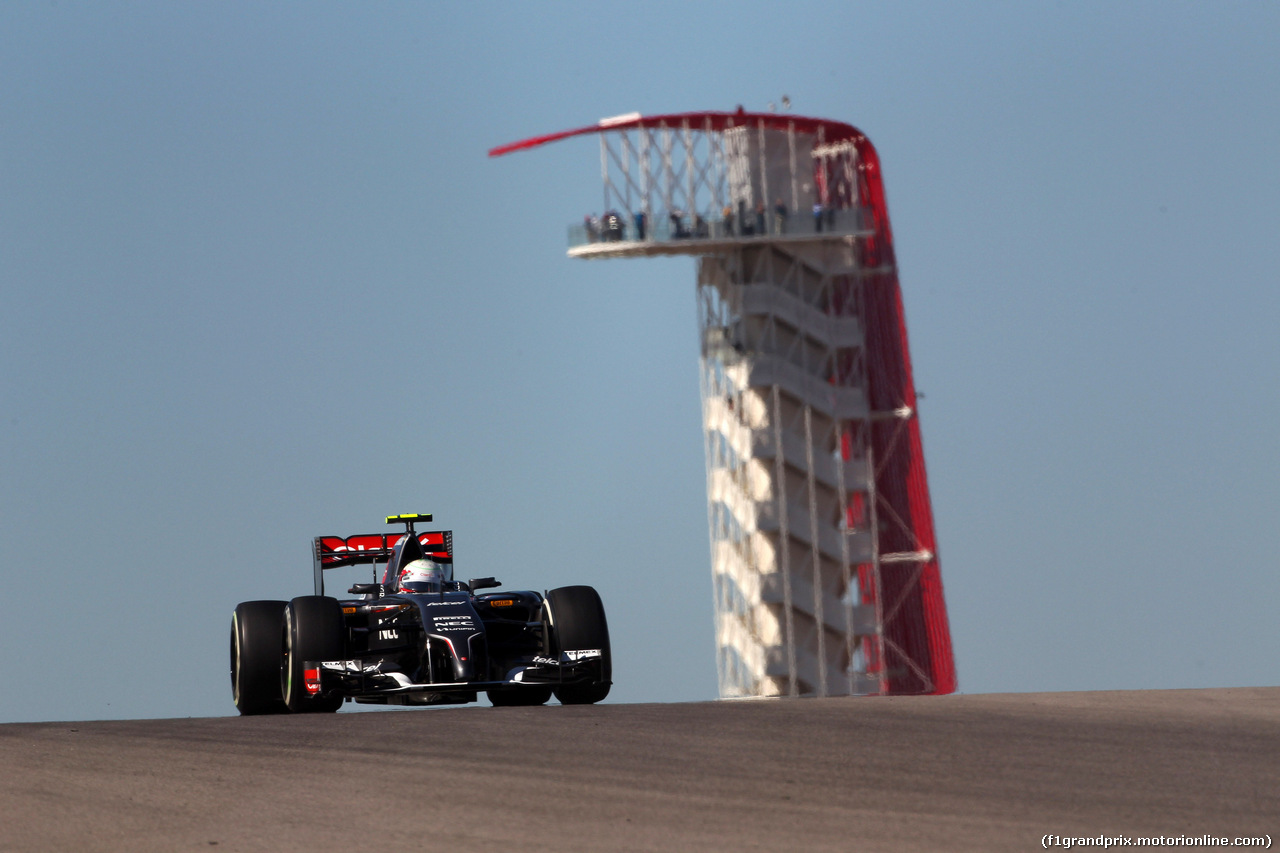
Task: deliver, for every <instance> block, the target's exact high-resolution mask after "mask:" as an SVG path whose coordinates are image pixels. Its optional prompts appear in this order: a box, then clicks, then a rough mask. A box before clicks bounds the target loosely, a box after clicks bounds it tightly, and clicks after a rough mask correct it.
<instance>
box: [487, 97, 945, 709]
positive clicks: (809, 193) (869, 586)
mask: <svg viewBox="0 0 1280 853" xmlns="http://www.w3.org/2000/svg"><path fill="white" fill-rule="evenodd" d="M588 134H595V135H597V136H598V137H599V140H600V164H601V177H602V179H603V187H604V208H603V209H604V211H605V213H604V215H603V216H602V217H599V218H596V219H593V220H588V221H586V222H584V223H582V224H580V225H573V226H571V227H570V228H569V255H570V256H571V257H577V258H594V259H601V258H619V257H645V256H653V255H677V254H678V255H692V256H694V257H695V258H696V259H697V279H696V301H697V309H698V321H699V329H700V336H701V361H700V364H701V385H702V412H703V427H704V435H705V440H706V461H707V505H708V521H709V527H710V540H711V574H712V581H713V587H714V591H715V595H714V598H715V628H716V630H715V635H716V647H717V654H716V663H717V672H718V675H719V682H720V694H721V696H724V697H748V696H831V695H850V694H854V695H865V694H881V695H883V694H907V693H950V692H952V691H954V690H955V686H956V678H955V663H954V658H953V654H952V648H951V635H950V629H949V626H948V622H947V613H946V605H945V602H944V599H943V594H942V580H941V574H940V569H939V563H938V555H937V543H936V540H935V535H934V525H933V511H932V508H931V506H930V501H929V489H928V481H927V478H926V475H925V465H924V453H923V449H922V445H921V437H920V421H919V415H918V412H917V409H916V399H917V395H916V391H915V385H914V382H913V380H912V374H911V359H910V353H909V351H908V347H907V331H906V323H905V318H904V314H903V307H902V294H901V290H900V287H899V283H898V274H897V264H896V262H895V257H894V249H893V234H892V230H891V228H890V225H889V216H888V210H887V207H886V204H885V194H884V185H883V183H882V179H881V174H880V162H879V157H878V155H877V153H876V150H875V148H874V147H873V146H872V145H871V143H870V141H869V140H868V139H867V138H866V136H865V135H864V134H863V133H861V132H860V131H859V130H857V129H856V128H854V127H852V126H851V125H848V124H844V123H841V122H835V121H829V120H823V119H815V118H803V117H800V116H794V115H789V114H785V113H783V114H778V113H746V112H743V111H742V110H739V111H737V112H734V113H715V112H711V113H708V112H703V113H683V114H673V115H661V116H641V115H640V114H638V113H636V114H630V115H624V116H618V117H615V118H612V119H603V120H601V121H600V122H599V123H598V124H596V125H591V126H588V127H583V128H578V129H574V130H569V131H564V132H561V133H555V134H550V135H547V136H540V137H534V138H532V139H527V140H524V141H522V142H516V143H513V144H511V145H506V146H502V147H500V148H495V149H493V150H492V151H490V152H489V153H490V156H498V155H502V154H506V153H510V152H513V151H518V150H522V149H525V148H533V147H537V146H539V145H543V144H545V143H548V142H553V141H556V140H560V139H565V138H569V137H575V136H582V135H588Z"/></svg>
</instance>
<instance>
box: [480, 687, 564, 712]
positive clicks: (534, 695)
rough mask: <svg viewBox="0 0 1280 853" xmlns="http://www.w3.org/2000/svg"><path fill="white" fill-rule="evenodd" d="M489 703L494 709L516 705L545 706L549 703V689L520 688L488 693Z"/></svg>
mask: <svg viewBox="0 0 1280 853" xmlns="http://www.w3.org/2000/svg"><path fill="white" fill-rule="evenodd" d="M488 695H489V701H490V702H492V703H493V707H495V708H511V707H515V706H518V705H545V704H547V703H548V702H550V701H551V688H550V687H520V688H514V689H509V690H490V691H488Z"/></svg>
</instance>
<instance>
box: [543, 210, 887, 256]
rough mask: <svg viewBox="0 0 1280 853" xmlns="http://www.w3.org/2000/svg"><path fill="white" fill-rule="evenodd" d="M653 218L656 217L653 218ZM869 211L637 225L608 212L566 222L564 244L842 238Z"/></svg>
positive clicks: (865, 224) (670, 219) (674, 219)
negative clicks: (582, 220)
mask: <svg viewBox="0 0 1280 853" xmlns="http://www.w3.org/2000/svg"><path fill="white" fill-rule="evenodd" d="M655 220H656V221H655ZM870 223H871V215H870V211H868V210H867V209H865V208H849V209H845V210H835V209H823V210H821V211H812V212H810V211H806V212H803V213H793V212H788V213H787V214H785V215H782V214H779V213H778V212H776V211H773V210H770V211H766V212H765V213H764V214H762V215H757V214H755V213H752V212H748V213H747V215H746V217H745V221H744V220H743V219H742V218H739V217H737V216H734V217H732V218H730V219H725V218H723V217H716V218H714V219H712V218H709V217H703V216H700V215H698V214H694V215H692V216H690V215H687V214H682V215H672V214H667V215H664V216H660V217H655V219H654V220H648V221H645V222H644V223H643V234H642V233H641V223H640V222H639V220H638V217H636V216H635V215H630V216H628V215H626V214H621V213H609V214H606V215H605V216H603V217H600V218H599V220H598V221H595V220H593V221H592V222H590V223H588V222H585V221H584V222H582V223H579V224H577V225H570V226H569V248H571V249H573V248H576V247H578V246H584V245H586V244H588V243H613V242H660V243H665V242H669V241H675V240H726V239H739V238H751V237H812V236H821V235H830V236H833V237H846V236H852V235H857V234H864V233H867V232H869V231H870Z"/></svg>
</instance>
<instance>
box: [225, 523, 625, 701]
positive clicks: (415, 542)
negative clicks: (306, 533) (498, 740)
mask: <svg viewBox="0 0 1280 853" xmlns="http://www.w3.org/2000/svg"><path fill="white" fill-rule="evenodd" d="M429 521H431V516H430V515H423V514H415V515H396V516H390V517H388V518H387V523H388V524H403V525H405V532H404V533H403V534H394V533H393V534H382V533H373V534H365V535H359V536H348V537H345V538H344V537H340V536H317V537H316V539H315V544H314V550H313V561H314V575H315V595H305V596H301V597H299V598H295V599H293V600H292V601H288V602H285V601H246V602H244V603H242V604H240V605H238V606H237V607H236V609H235V613H234V615H233V616H232V618H231V691H232V695H233V697H234V699H235V704H236V708H237V709H238V710H239V711H240V713H241V714H246V715H247V714H277V713H326V712H333V711H336V710H338V708H339V707H340V706H341V705H342V703H343V702H344V701H351V700H354V701H356V702H361V703H367V704H381V705H442V704H462V703H466V702H474V701H476V697H477V695H478V694H479V693H481V692H484V693H486V694H488V697H489V701H490V702H492V703H493V704H494V705H542V704H544V703H546V702H547V701H548V700H550V698H551V696H552V694H554V695H555V697H556V698H557V699H559V700H560V702H561V703H562V704H565V705H581V704H590V703H594V702H599V701H600V700H602V699H604V698H605V697H606V696H607V695H608V694H609V687H610V685H611V684H612V681H611V678H612V661H611V657H610V652H609V627H608V624H607V622H606V621H605V615H604V605H603V604H602V603H601V601H600V596H599V595H598V594H597V593H596V591H595V590H594V589H592V588H591V587H589V586H566V587H561V588H559V589H553V590H551V591H550V592H548V593H546V595H545V596H544V595H541V594H539V593H537V592H532V591H528V590H521V591H515V592H489V593H480V592H479V591H480V590H483V589H490V588H494V587H499V586H501V583H500V582H499V581H498V580H496V579H494V578H491V577H488V578H472V579H470V580H469V581H467V582H465V583H464V582H461V581H457V580H454V579H453V531H448V530H446V531H433V532H427V533H418V532H416V531H415V530H414V524H415V523H416V522H429ZM384 560H385V561H386V569H385V571H384V573H383V576H382V582H381V583H358V584H355V585H354V586H352V587H351V589H350V590H348V593H349V594H351V595H356V596H359V597H358V598H355V599H350V600H342V601H339V600H338V599H336V598H331V597H329V596H326V595H325V594H324V573H325V571H326V570H329V569H335V568H339V567H342V566H352V565H357V564H361V563H371V564H373V565H374V568H375V570H376V568H377V565H378V564H379V563H380V562H382V561H384Z"/></svg>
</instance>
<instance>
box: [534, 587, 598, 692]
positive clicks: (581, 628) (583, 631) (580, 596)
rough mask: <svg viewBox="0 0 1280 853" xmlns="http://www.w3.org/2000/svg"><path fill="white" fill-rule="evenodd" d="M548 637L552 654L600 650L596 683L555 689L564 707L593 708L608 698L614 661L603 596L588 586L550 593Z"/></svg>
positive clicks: (546, 605) (545, 616)
mask: <svg viewBox="0 0 1280 853" xmlns="http://www.w3.org/2000/svg"><path fill="white" fill-rule="evenodd" d="M543 619H544V620H545V621H546V628H545V634H546V637H547V641H548V646H549V648H548V649H547V651H548V652H549V653H551V654H555V655H559V654H560V653H561V652H565V651H574V650H586V649H599V650H600V668H599V671H598V673H597V676H596V679H595V680H594V681H588V682H581V683H578V684H566V685H563V686H561V687H557V688H555V694H556V698H557V699H559V700H560V704H561V705H591V704H594V703H596V702H599V701H600V700H601V699H604V698H605V697H606V696H608V695H609V687H610V686H611V685H612V684H613V657H612V655H611V654H610V651H609V623H608V622H607V621H606V620H605V617H604V604H603V603H602V602H601V601H600V595H599V594H598V593H597V592H596V591H595V590H594V589H592V588H591V587H589V586H563V587H560V588H559V589H553V590H551V591H550V592H548V593H547V599H546V601H545V602H544V603H543Z"/></svg>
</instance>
